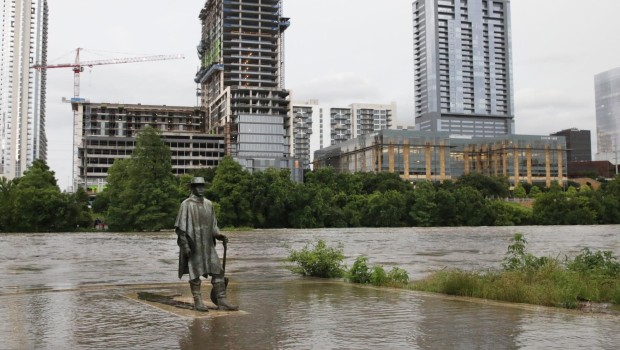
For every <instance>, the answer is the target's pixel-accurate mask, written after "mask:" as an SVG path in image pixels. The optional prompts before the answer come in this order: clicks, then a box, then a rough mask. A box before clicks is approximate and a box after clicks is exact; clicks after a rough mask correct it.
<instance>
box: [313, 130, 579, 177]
mask: <svg viewBox="0 0 620 350" xmlns="http://www.w3.org/2000/svg"><path fill="white" fill-rule="evenodd" d="M566 163H567V162H566V142H565V139H564V137H561V136H536V135H505V136H498V137H496V138H493V139H489V138H471V137H463V138H460V137H455V136H454V135H451V134H450V133H448V132H428V131H419V130H381V131H378V132H376V133H372V134H367V135H362V136H360V137H358V138H355V139H352V140H349V141H346V142H342V143H339V144H337V145H334V146H330V147H327V148H323V149H321V150H318V151H316V152H315V155H314V162H313V164H314V169H320V168H325V167H331V168H333V169H335V170H336V171H337V172H339V173H356V172H369V173H379V172H389V173H393V174H398V175H399V176H400V177H401V178H402V179H403V180H406V181H411V182H416V181H433V182H434V181H438V182H444V181H450V180H455V179H458V178H459V177H460V176H463V175H466V174H471V173H478V174H482V175H486V176H503V177H506V178H507V179H508V181H510V183H511V184H513V185H514V184H516V183H519V182H521V183H528V184H532V185H538V186H541V185H542V186H544V187H550V186H551V184H552V183H553V181H557V182H558V183H559V184H560V185H564V184H566V180H567V177H566V174H567V166H566Z"/></svg>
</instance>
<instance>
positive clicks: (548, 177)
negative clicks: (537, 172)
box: [545, 145, 551, 188]
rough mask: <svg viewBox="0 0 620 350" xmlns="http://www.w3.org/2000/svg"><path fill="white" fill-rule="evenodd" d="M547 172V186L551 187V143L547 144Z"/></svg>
mask: <svg viewBox="0 0 620 350" xmlns="http://www.w3.org/2000/svg"><path fill="white" fill-rule="evenodd" d="M545 166H546V167H545V173H546V178H547V181H546V185H547V188H549V187H551V150H550V149H549V145H546V146H545Z"/></svg>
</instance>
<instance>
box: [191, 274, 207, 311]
mask: <svg viewBox="0 0 620 350" xmlns="http://www.w3.org/2000/svg"><path fill="white" fill-rule="evenodd" d="M189 288H190V290H191V291H192V296H193V297H194V310H196V311H203V312H209V309H208V308H207V306H206V305H205V304H204V303H203V302H202V295H201V294H200V280H198V282H194V281H189Z"/></svg>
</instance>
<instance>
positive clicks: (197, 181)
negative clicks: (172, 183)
mask: <svg viewBox="0 0 620 350" xmlns="http://www.w3.org/2000/svg"><path fill="white" fill-rule="evenodd" d="M191 184H192V185H204V184H205V178H204V177H195V178H193V179H192V182H191Z"/></svg>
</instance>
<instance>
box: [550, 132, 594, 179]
mask: <svg viewBox="0 0 620 350" xmlns="http://www.w3.org/2000/svg"><path fill="white" fill-rule="evenodd" d="M551 136H564V138H565V139H566V158H567V161H569V162H586V161H591V160H592V140H591V135H590V130H579V129H576V128H572V129H566V130H562V131H558V132H554V133H553V134H551ZM569 170H570V169H569Z"/></svg>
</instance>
